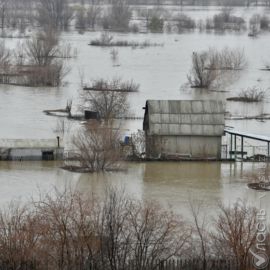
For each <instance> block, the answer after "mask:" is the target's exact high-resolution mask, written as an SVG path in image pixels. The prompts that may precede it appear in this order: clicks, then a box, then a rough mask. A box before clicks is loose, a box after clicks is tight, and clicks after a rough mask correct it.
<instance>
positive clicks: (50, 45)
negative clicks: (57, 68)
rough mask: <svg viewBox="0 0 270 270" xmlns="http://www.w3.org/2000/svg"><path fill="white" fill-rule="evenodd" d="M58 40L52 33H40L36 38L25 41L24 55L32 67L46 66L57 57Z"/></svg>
mask: <svg viewBox="0 0 270 270" xmlns="http://www.w3.org/2000/svg"><path fill="white" fill-rule="evenodd" d="M57 44H58V40H57V37H56V35H55V33H54V32H52V31H49V32H40V33H38V34H37V36H35V37H33V38H32V39H30V40H27V42H26V45H25V51H26V55H27V57H28V59H29V62H30V63H31V64H33V65H38V66H48V65H50V64H51V63H52V61H53V59H54V57H56V56H57V54H58V51H59V48H58V45H57Z"/></svg>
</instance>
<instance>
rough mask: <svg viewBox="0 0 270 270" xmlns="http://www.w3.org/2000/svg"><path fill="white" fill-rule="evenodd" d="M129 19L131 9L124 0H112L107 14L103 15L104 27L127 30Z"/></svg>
mask: <svg viewBox="0 0 270 270" xmlns="http://www.w3.org/2000/svg"><path fill="white" fill-rule="evenodd" d="M130 19H131V9H130V7H129V4H128V2H127V1H126V0H112V2H111V7H110V8H109V11H108V14H105V15H104V16H103V26H104V27H105V29H108V28H110V29H113V30H116V31H127V30H128V29H129V22H130Z"/></svg>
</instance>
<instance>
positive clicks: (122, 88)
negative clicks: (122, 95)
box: [84, 78, 140, 92]
mask: <svg viewBox="0 0 270 270" xmlns="http://www.w3.org/2000/svg"><path fill="white" fill-rule="evenodd" d="M139 88H140V85H139V84H136V83H134V81H133V80H130V81H122V80H121V79H119V78H115V79H112V80H111V81H108V80H104V79H99V80H95V81H94V82H93V84H92V85H91V86H90V87H85V88H84V90H92V91H115V92H138V91H139Z"/></svg>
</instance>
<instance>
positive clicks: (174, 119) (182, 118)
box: [144, 100, 225, 136]
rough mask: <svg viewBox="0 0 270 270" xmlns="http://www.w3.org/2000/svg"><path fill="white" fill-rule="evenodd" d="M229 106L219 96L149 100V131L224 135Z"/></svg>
mask: <svg viewBox="0 0 270 270" xmlns="http://www.w3.org/2000/svg"><path fill="white" fill-rule="evenodd" d="M224 115H225V106H224V103H223V102H222V101H219V100H148V101H147V102H146V107H145V115H144V130H146V131H147V134H148V135H180V136H187V135H188V136H222V135H223V133H224V124H225V121H224Z"/></svg>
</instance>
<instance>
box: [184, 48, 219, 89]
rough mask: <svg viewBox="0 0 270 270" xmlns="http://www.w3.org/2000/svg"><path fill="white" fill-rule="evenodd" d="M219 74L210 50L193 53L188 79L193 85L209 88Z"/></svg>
mask: <svg viewBox="0 0 270 270" xmlns="http://www.w3.org/2000/svg"><path fill="white" fill-rule="evenodd" d="M218 75H219V72H218V71H217V66H216V63H214V62H212V61H211V58H210V56H209V53H208V52H202V53H196V52H194V53H193V55H192V69H191V71H190V74H189V75H188V81H189V83H190V85H191V86H192V87H196V88H209V87H211V86H212V85H213V83H214V82H215V80H216V79H217V77H218Z"/></svg>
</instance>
